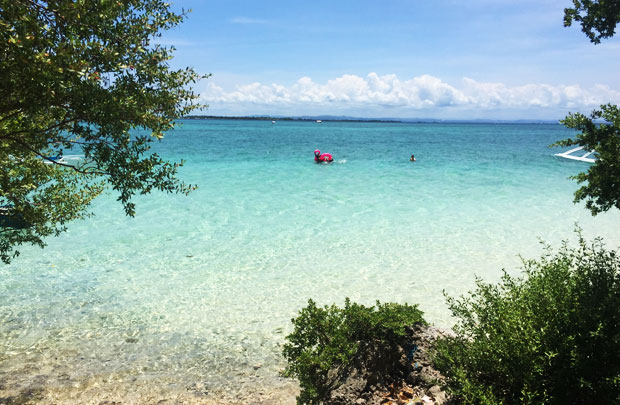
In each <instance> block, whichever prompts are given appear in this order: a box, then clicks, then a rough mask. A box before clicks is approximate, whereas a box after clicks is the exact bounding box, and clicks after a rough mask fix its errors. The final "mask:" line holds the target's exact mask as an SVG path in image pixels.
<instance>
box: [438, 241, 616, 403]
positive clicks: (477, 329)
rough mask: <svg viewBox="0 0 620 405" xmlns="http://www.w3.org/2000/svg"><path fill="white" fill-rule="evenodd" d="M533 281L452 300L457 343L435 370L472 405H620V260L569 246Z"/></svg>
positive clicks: (595, 245)
mask: <svg viewBox="0 0 620 405" xmlns="http://www.w3.org/2000/svg"><path fill="white" fill-rule="evenodd" d="M523 266H524V270H525V276H524V277H523V278H515V277H511V276H509V275H508V274H506V273H505V272H504V276H503V277H502V280H501V282H500V283H499V284H497V285H492V284H485V283H483V282H482V281H481V280H477V282H476V285H477V288H476V289H475V290H474V291H473V292H471V293H470V295H469V296H466V297H461V298H460V299H454V298H448V304H449V306H450V309H451V311H452V314H453V315H454V316H455V317H456V318H457V325H456V326H455V328H454V329H455V334H456V336H454V337H449V338H444V339H440V340H439V341H438V343H437V348H436V357H435V363H436V364H435V365H436V366H437V367H438V368H439V369H440V370H441V371H442V372H443V373H444V375H446V376H447V377H448V385H449V388H450V390H451V391H452V393H453V394H454V395H455V396H456V397H457V398H458V399H460V400H461V401H462V402H463V403H465V404H543V403H549V404H585V403H593V404H611V403H620V259H619V257H618V255H617V253H616V252H615V251H609V250H606V249H605V248H604V246H603V244H602V242H601V240H600V239H596V240H595V241H594V242H592V243H587V242H586V241H585V240H584V239H583V237H582V236H581V234H580V233H579V245H578V246H577V247H576V248H571V247H569V246H568V244H567V243H566V242H564V243H563V244H562V247H561V249H560V250H559V251H558V252H557V253H555V254H554V252H553V251H552V250H551V248H550V247H549V246H546V253H545V254H544V255H543V257H542V258H541V259H540V260H538V261H537V260H523Z"/></svg>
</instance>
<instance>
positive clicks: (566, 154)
mask: <svg viewBox="0 0 620 405" xmlns="http://www.w3.org/2000/svg"><path fill="white" fill-rule="evenodd" d="M582 150H584V147H583V146H580V147H578V148H575V149H571V150H567V151H566V152H562V153H556V154H555V156H558V157H562V158H565V159H572V160H578V161H580V162H588V163H594V162H596V156H593V154H594V153H595V152H596V151H594V150H591V151H589V152H588V151H585V152H586V153H584V154H583V155H580V156H576V155H574V153H577V152H579V151H582ZM590 156H593V157H590Z"/></svg>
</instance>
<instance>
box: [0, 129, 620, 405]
mask: <svg viewBox="0 0 620 405" xmlns="http://www.w3.org/2000/svg"><path fill="white" fill-rule="evenodd" d="M569 135H571V133H570V132H569V131H568V130H566V129H565V128H563V127H562V126H560V125H534V124H435V123H433V124H396V123H394V124H390V123H336V122H324V123H322V124H316V123H313V122H285V121H280V122H278V123H277V124H275V125H274V124H271V122H269V121H223V120H222V121H218V120H214V121H212V120H188V121H184V123H183V126H182V128H180V129H178V130H175V131H174V133H172V134H169V135H168V136H167V138H166V139H165V141H164V142H163V143H161V144H160V145H157V147H156V149H157V151H158V152H159V153H160V154H162V155H163V156H165V157H167V158H170V159H172V160H178V159H185V160H186V162H187V163H186V165H185V166H184V167H183V168H182V170H181V173H180V176H181V177H182V178H183V179H184V180H185V181H187V182H189V183H194V184H197V185H198V186H199V188H198V190H196V191H195V192H193V193H192V194H191V195H190V196H189V197H184V196H166V195H163V194H153V195H150V196H147V197H141V198H138V199H137V203H138V213H137V216H136V218H134V219H132V218H127V217H125V216H124V215H123V212H122V208H121V207H120V205H119V204H118V203H117V202H116V201H115V199H116V196H115V195H114V194H111V193H110V194H107V195H104V196H102V197H101V198H100V199H98V200H97V201H96V203H95V205H94V212H95V214H96V216H95V217H93V218H91V219H88V220H86V221H83V222H77V223H74V224H72V225H71V226H70V229H69V232H67V233H66V234H63V235H62V236H61V237H59V238H51V239H49V240H48V243H49V246H48V247H47V248H45V249H44V250H40V249H38V248H33V247H25V248H23V249H22V255H21V256H20V257H19V258H18V259H16V260H15V261H14V262H13V263H12V264H11V265H9V266H0V381H1V380H3V379H4V380H5V381H7V383H6V384H5V386H4V387H3V386H1V384H0V393H1V392H2V390H8V388H7V385H11V386H12V387H13V388H15V387H21V388H24V389H25V388H27V387H35V388H37V387H38V388H41V389H43V390H44V391H46V390H47V391H49V390H53V391H54V390H55V391H54V392H56V393H57V392H62V390H63V389H67V390H70V389H74V390H75V392H73V393H72V394H71V395H78V397H74V398H79V395H80V394H79V393H80V392H81V393H82V394H81V395H94V393H96V392H97V390H100V391H101V390H104V391H105V390H111V389H118V392H119V395H121V396H124V397H126V395H129V394H128V390H133V389H135V387H136V386H140V387H146V388H144V392H143V393H141V394H139V395H155V396H157V395H163V396H165V395H167V394H166V390H168V389H169V390H177V391H179V390H180V391H187V392H190V393H193V395H194V394H195V395H197V396H205V395H206V397H207V398H208V397H209V396H212V397H218V396H220V397H222V395H225V394H226V393H228V394H231V395H236V394H235V393H238V392H241V391H245V392H247V391H248V390H250V387H252V388H251V389H253V390H259V391H260V390H267V391H268V390H270V389H278V388H279V387H282V386H284V385H286V384H287V382H286V381H285V380H282V379H281V378H279V377H278V375H277V372H278V370H280V369H281V368H282V367H283V361H282V359H281V357H280V344H281V343H282V342H283V339H284V336H285V335H286V333H287V332H289V331H290V318H291V317H292V316H294V315H295V313H296V312H297V311H298V310H299V309H300V308H301V307H302V306H303V305H305V303H306V302H307V300H308V298H313V299H314V300H316V301H317V302H318V303H320V304H331V303H332V302H336V303H342V302H343V300H344V298H345V297H350V298H351V299H353V300H355V301H360V302H363V303H367V304H372V303H374V300H376V299H380V300H381V301H397V302H409V303H419V304H420V307H421V309H422V310H424V312H425V313H426V316H427V318H428V320H429V321H431V322H434V323H435V324H437V325H439V326H450V325H451V319H450V317H449V313H448V311H447V309H446V306H445V304H444V298H443V296H442V291H443V290H445V291H446V292H447V293H449V294H452V295H454V294H461V293H465V292H466V291H467V290H468V289H470V288H471V287H472V286H473V281H474V277H475V276H479V277H482V278H483V279H485V280H487V281H496V280H497V279H498V278H499V276H500V275H501V269H502V268H506V269H508V270H509V271H510V272H512V273H516V272H517V271H518V267H519V258H518V254H521V255H523V256H525V257H534V256H538V255H539V254H540V252H541V250H542V249H541V246H540V244H539V238H542V239H544V240H546V241H547V242H549V243H551V244H552V245H554V246H558V245H559V242H560V241H561V240H562V239H565V238H572V239H574V234H573V233H572V230H573V229H574V227H575V223H576V222H578V223H579V225H580V226H581V227H582V228H583V230H584V234H585V235H586V236H587V237H592V236H595V235H598V236H603V237H604V238H605V240H606V242H607V244H608V246H613V247H617V246H620V232H618V230H619V229H620V214H619V213H618V212H610V213H606V214H602V215H599V216H597V217H595V218H593V217H591V216H590V215H589V214H588V212H587V211H586V210H585V209H584V208H583V206H582V205H574V204H573V203H572V199H573V197H572V194H573V192H574V191H575V189H576V188H577V185H576V184H575V183H574V181H572V180H569V179H568V177H569V176H570V175H573V174H576V173H578V172H579V171H580V170H583V169H584V168H586V167H587V164H585V163H580V162H574V161H568V160H565V159H561V158H556V157H554V156H553V153H556V152H558V150H555V149H553V150H552V149H549V148H548V147H547V146H548V145H550V144H551V143H553V142H555V141H557V140H559V139H563V138H566V137H567V136H569ZM316 148H319V149H321V150H322V151H323V152H330V153H332V154H333V155H334V157H335V160H336V162H335V163H333V164H331V165H324V164H320V165H317V164H314V163H313V160H312V159H313V155H312V152H313V151H314V149H316ZM412 153H413V154H415V156H416V158H417V162H415V163H411V162H409V156H410V155H411V154H412ZM149 384H151V385H152V386H156V387H158V390H159V391H157V392H158V394H153V391H150V394H148V393H149V386H150V385H149ZM111 387H112V388H111ZM114 387H116V388H114ZM162 387H163V388H162ZM15 389H16V388H15ZM162 390H163V391H162ZM85 392H86V393H89V392H90V394H84V393H85ZM46 395H48V394H46ZM55 395H56V394H55ZM58 395H61V394H58ZM1 396H2V395H0V397H1ZM48 397H49V395H48ZM142 398H144V397H142ZM201 398H202V397H201ZM50 401H51V400H50Z"/></svg>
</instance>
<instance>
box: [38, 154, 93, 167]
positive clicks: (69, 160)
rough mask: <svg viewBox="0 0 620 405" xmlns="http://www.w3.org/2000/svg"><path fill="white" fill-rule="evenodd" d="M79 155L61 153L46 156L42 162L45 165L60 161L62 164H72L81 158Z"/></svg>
mask: <svg viewBox="0 0 620 405" xmlns="http://www.w3.org/2000/svg"><path fill="white" fill-rule="evenodd" d="M82 157H83V156H81V155H62V156H53V157H48V158H47V159H45V160H43V163H45V164H47V165H51V164H52V163H61V164H64V165H69V166H74V165H75V164H76V163H77V162H78V161H79V160H81V159H82Z"/></svg>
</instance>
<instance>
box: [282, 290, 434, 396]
mask: <svg viewBox="0 0 620 405" xmlns="http://www.w3.org/2000/svg"><path fill="white" fill-rule="evenodd" d="M422 315H423V314H422V311H420V310H419V309H418V308H417V305H414V306H411V305H407V304H404V305H401V304H394V303H387V304H381V303H380V302H379V301H377V305H376V307H375V306H372V307H365V306H363V305H360V304H356V303H351V302H350V300H349V299H348V298H347V299H346V300H345V305H344V308H339V307H337V306H335V305H332V306H329V307H328V306H325V307H323V308H320V307H317V306H316V304H315V303H314V301H312V300H309V301H308V306H307V307H305V308H303V309H302V310H301V311H300V313H299V316H298V317H297V318H293V320H292V322H293V325H294V331H293V333H291V334H290V335H288V336H287V337H286V339H287V343H286V344H285V345H284V349H283V354H284V357H285V358H286V359H287V361H288V366H287V368H286V369H285V371H284V375H286V376H288V377H295V378H297V379H298V380H299V383H300V386H301V394H300V396H299V397H298V398H297V402H298V403H304V404H305V403H310V404H312V403H320V402H321V401H324V400H326V399H327V397H328V394H329V392H330V390H331V389H332V388H333V387H332V384H331V383H332V382H333V381H331V380H330V378H329V377H328V372H329V371H330V369H333V368H335V367H342V366H345V367H346V366H347V365H349V363H350V362H351V361H352V359H353V358H354V356H355V355H356V354H357V352H358V349H359V348H360V346H361V345H362V344H363V343H372V344H375V345H378V346H380V347H385V348H386V350H390V348H393V347H395V345H397V344H398V343H400V342H401V340H402V339H403V338H404V337H405V335H406V334H405V327H406V326H412V325H414V324H420V323H422V324H425V323H426V322H425V321H424V319H423V318H422Z"/></svg>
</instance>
